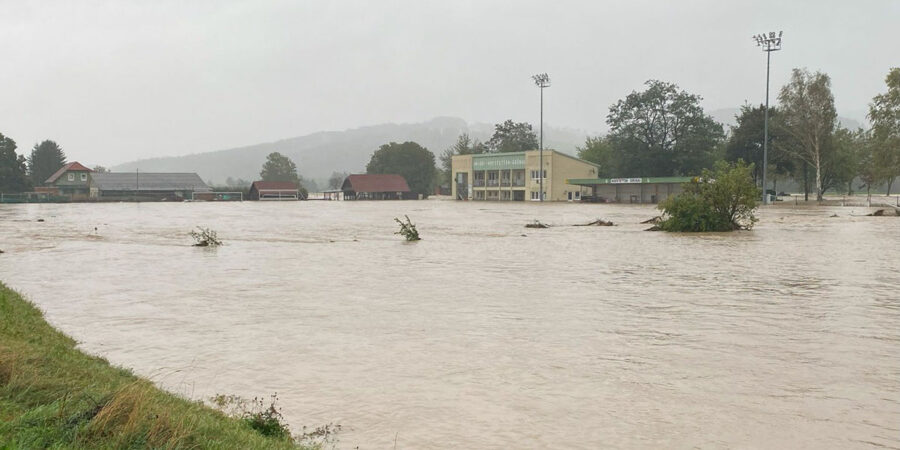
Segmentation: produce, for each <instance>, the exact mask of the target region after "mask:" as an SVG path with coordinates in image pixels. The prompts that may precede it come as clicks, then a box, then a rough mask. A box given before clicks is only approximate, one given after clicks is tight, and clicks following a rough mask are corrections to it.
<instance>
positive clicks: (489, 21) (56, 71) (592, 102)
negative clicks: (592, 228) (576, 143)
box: [0, 0, 900, 165]
mask: <svg viewBox="0 0 900 450" xmlns="http://www.w3.org/2000/svg"><path fill="white" fill-rule="evenodd" d="M770 30H773V31H774V30H784V33H785V39H784V50H783V51H781V52H777V53H775V54H774V55H773V66H772V86H773V94H772V98H773V101H774V97H775V95H776V94H777V90H778V88H779V87H780V86H781V85H783V84H784V82H785V81H786V80H787V79H788V76H789V74H790V69H791V68H792V67H808V68H810V69H812V70H822V71H824V72H826V73H828V74H829V75H831V77H832V83H833V91H834V94H835V99H836V103H837V108H838V111H839V113H840V114H841V115H844V116H849V117H851V118H855V119H857V120H861V119H863V118H864V114H865V111H866V108H867V105H868V103H869V101H870V100H871V98H872V96H873V95H875V94H877V93H879V92H882V91H884V90H885V87H884V77H885V75H886V74H887V72H888V69H889V68H890V67H891V66H898V65H900V1H897V0H880V1H879V0H872V1H858V2H849V1H796V2H789V1H784V0H782V1H765V0H754V1H743V2H729V1H722V0H709V1H677V2H676V1H662V0H660V1H629V2H624V1H622V2H603V1H540V2H537V1H535V2H525V1H520V2H512V1H484V0H483V1H451V0H444V1H421V0H415V1H360V2H351V1H340V2H338V1H325V0H322V1H315V2H311V1H310V2H305V1H244V2H225V1H210V2H201V1H191V2H183V1H126V0H112V1H102V2H100V1H97V2H93V1H79V2H68V1H65V2H51V1H40V2H29V1H19V0H0V132H2V133H3V134H5V135H7V136H9V137H12V138H13V139H15V140H16V141H17V143H18V144H19V149H20V151H27V150H29V149H30V147H31V146H32V145H34V143H35V142H37V141H39V140H43V139H54V140H56V141H57V142H59V143H60V144H61V145H62V146H63V148H64V150H65V151H66V153H67V155H68V156H69V159H70V160H79V161H83V162H86V163H99V164H106V165H112V164H115V163H120V162H125V161H129V160H133V159H136V158H145V157H152V156H164V155H179V154H187V153H196V152H203V151H210V150H218V149H223V148H229V147H235V146H240V145H249V144H255V143H260V142H267V141H273V140H277V139H281V138H287V137H293V136H299V135H303V134H308V133H311V132H315V131H321V130H340V129H346V128H354V127H358V126H362V125H371V124H377V123H384V122H419V121H424V120H427V119H430V118H432V117H435V116H456V117H461V118H463V119H465V120H467V121H469V122H488V123H493V122H497V121H501V120H503V119H506V118H512V119H515V120H517V121H529V122H532V123H534V124H537V122H538V90H537V88H536V87H534V85H533V83H532V81H531V79H530V76H531V75H532V74H534V73H538V72H547V73H549V74H550V77H551V79H552V82H553V86H552V87H550V88H549V89H548V90H547V91H545V94H546V96H545V122H546V123H548V124H552V125H554V126H566V127H574V128H580V129H585V130H588V131H591V132H596V131H603V130H605V128H606V127H605V124H604V121H605V117H606V113H607V110H608V108H609V105H610V104H611V103H613V102H615V101H616V100H617V99H620V98H622V97H624V96H625V95H627V94H628V93H629V92H631V91H632V90H635V89H640V88H641V85H642V83H643V82H644V81H646V80H647V79H651V78H655V79H661V80H665V81H671V82H674V83H677V84H678V85H680V86H681V87H682V88H684V89H687V90H688V91H690V92H692V93H696V94H700V95H702V96H703V97H704V106H705V107H706V108H707V110H712V109H717V108H729V107H737V106H739V105H741V104H743V103H744V102H745V101H748V102H751V103H753V102H762V101H763V99H764V94H765V54H764V53H763V52H762V51H760V50H759V48H758V47H756V46H755V44H754V42H753V41H752V40H751V35H753V34H756V33H760V32H765V31H770Z"/></svg>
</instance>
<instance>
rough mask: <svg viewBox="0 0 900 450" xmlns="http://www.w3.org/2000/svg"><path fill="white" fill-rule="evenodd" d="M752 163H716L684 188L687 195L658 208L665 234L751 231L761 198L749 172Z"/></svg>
mask: <svg viewBox="0 0 900 450" xmlns="http://www.w3.org/2000/svg"><path fill="white" fill-rule="evenodd" d="M752 170H753V165H752V164H749V165H748V164H746V163H744V161H742V160H738V162H737V163H734V164H730V163H728V162H725V161H719V162H717V163H716V165H715V167H714V169H713V170H709V169H704V170H703V175H702V176H701V177H699V178H695V179H693V180H692V181H691V182H689V183H685V184H684V185H683V189H684V192H682V193H681V194H679V195H677V196H674V197H669V198H668V199H666V201H664V202H663V203H662V204H660V205H659V208H660V209H662V210H663V220H662V221H661V222H660V223H659V229H661V230H664V231H733V230H739V229H745V230H749V229H750V228H752V227H753V224H755V223H756V221H757V219H756V216H754V215H753V211H754V210H755V209H756V206H757V199H758V198H759V197H760V189H759V188H757V187H756V184H755V183H754V182H753V178H752V177H751V176H750V173H751V172H752Z"/></svg>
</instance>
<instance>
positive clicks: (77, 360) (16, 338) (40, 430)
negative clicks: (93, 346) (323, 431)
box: [0, 283, 297, 449]
mask: <svg viewBox="0 0 900 450" xmlns="http://www.w3.org/2000/svg"><path fill="white" fill-rule="evenodd" d="M6 448H16V449H17V448H26V449H30V448H92V449H93V448H116V449H119V448H191V449H194V448H216V449H219V448H235V449H237V448H240V449H254V448H259V449H263V448H266V449H270V448H276V449H277V448H297V447H296V446H295V445H294V443H293V442H292V441H290V440H289V439H274V438H269V437H265V436H263V435H261V434H259V433H258V432H257V431H255V430H253V429H252V428H250V426H249V425H248V424H247V423H246V422H245V421H242V420H240V419H236V418H231V417H227V416H226V415H224V414H222V413H221V412H219V411H217V410H214V409H212V408H209V407H206V406H204V405H202V404H199V403H196V402H190V401H188V400H185V399H183V398H180V397H178V396H175V395H172V394H169V393H167V392H165V391H162V390H160V389H157V388H156V387H155V386H153V384H152V383H151V382H150V381H148V380H145V379H142V378H139V377H136V376H134V375H132V374H131V372H129V371H128V370H124V369H120V368H117V367H113V366H110V365H109V363H108V362H106V360H104V359H102V358H97V357H93V356H89V355H87V354H85V353H82V352H81V351H79V350H77V349H76V348H75V341H74V340H72V339H71V338H70V337H68V336H66V335H64V334H63V333H61V332H59V331H57V330H56V329H54V328H53V327H51V326H50V325H49V324H48V323H47V322H46V321H45V320H44V318H43V315H42V314H41V312H40V311H39V310H38V309H37V308H36V307H35V306H34V305H32V304H31V303H30V302H28V301H26V300H25V299H23V298H22V297H21V296H20V295H19V294H17V293H16V292H14V291H12V290H10V289H8V288H7V287H6V286H4V285H3V284H2V283H0V449H6Z"/></svg>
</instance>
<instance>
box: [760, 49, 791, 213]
mask: <svg viewBox="0 0 900 450" xmlns="http://www.w3.org/2000/svg"><path fill="white" fill-rule="evenodd" d="M782 34H784V32H783V31H779V32H778V34H777V35H776V34H775V32H774V31H770V32H769V33H763V34H757V35H756V36H753V39H754V40H755V41H756V46H757V47H762V51H764V52H766V109H765V112H764V113H763V115H764V119H763V168H762V169H763V176H762V191H763V205H768V204H769V196H768V195H767V194H766V171H767V170H768V169H769V67H770V66H771V64H772V52H777V51H778V50H781V36H782Z"/></svg>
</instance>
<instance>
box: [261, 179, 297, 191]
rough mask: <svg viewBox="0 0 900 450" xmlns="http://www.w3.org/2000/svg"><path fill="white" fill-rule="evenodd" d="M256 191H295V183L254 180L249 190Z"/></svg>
mask: <svg viewBox="0 0 900 450" xmlns="http://www.w3.org/2000/svg"><path fill="white" fill-rule="evenodd" d="M253 189H256V191H257V192H258V191H297V190H299V188H298V187H297V183H294V182H291V181H254V182H253V184H252V185H250V190H253Z"/></svg>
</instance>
